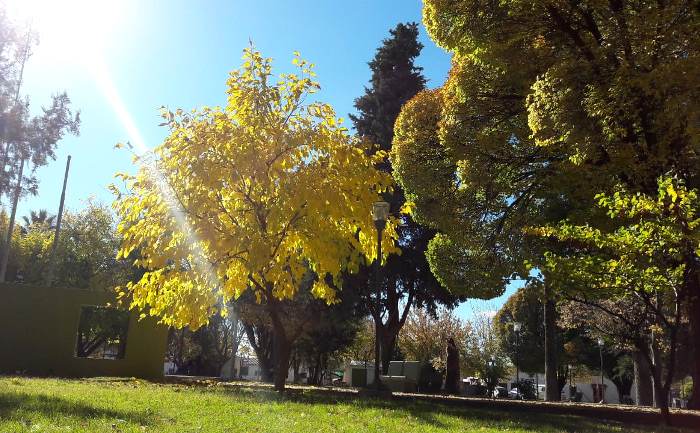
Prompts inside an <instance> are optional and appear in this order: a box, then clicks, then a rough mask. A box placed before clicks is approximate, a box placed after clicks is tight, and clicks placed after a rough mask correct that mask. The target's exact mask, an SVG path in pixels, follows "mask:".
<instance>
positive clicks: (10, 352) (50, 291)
mask: <svg viewBox="0 0 700 433" xmlns="http://www.w3.org/2000/svg"><path fill="white" fill-rule="evenodd" d="M113 301H114V298H113V295H112V294H111V293H108V292H104V291H89V290H74V289H59V288H45V287H33V286H29V285H24V284H2V285H0V373H6V374H8V373H9V374H13V373H17V372H21V373H24V374H29V375H37V376H62V377H91V376H121V377H141V378H146V379H159V378H162V377H163V359H164V357H165V349H166V344H167V336H168V330H167V328H166V327H165V326H162V325H157V324H156V320H155V319H153V318H151V317H149V318H146V319H142V320H138V314H137V313H134V312H132V313H131V314H130V318H129V331H128V334H127V342H126V352H125V356H124V358H123V359H116V360H112V359H89V358H77V357H75V344H76V332H77V329H78V320H79V318H80V309H81V307H82V306H84V305H105V304H106V303H108V302H113Z"/></svg>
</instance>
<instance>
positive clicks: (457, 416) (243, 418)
mask: <svg viewBox="0 0 700 433" xmlns="http://www.w3.org/2000/svg"><path fill="white" fill-rule="evenodd" d="M30 431H32V432H42V433H51V432H144V431H145V432H173V433H174V432H177V433H189V432H226V433H232V432H360V431H362V432H386V433H393V432H397V433H398V432H401V433H409V432H426V433H427V432H446V431H454V432H473V431H478V432H501V431H507V432H511V433H515V432H567V433H571V432H598V431H600V432H631V433H632V432H651V431H654V432H658V431H660V430H659V428H658V427H657V428H649V429H646V430H645V429H641V428H640V429H633V428H630V427H629V426H621V425H618V424H611V423H599V422H597V421H594V420H588V419H583V418H577V417H563V416H554V415H551V416H545V415H541V414H533V415H524V414H517V413H514V414H509V413H506V412H496V411H484V410H474V409H456V408H451V407H445V406H436V405H428V404H426V403H414V404H409V405H407V404H405V403H401V404H400V403H396V402H386V401H379V400H373V399H355V398H352V399H348V398H341V397H333V396H329V395H322V394H320V393H318V392H313V391H305V392H303V393H301V394H296V395H289V396H286V397H280V396H278V395H276V394H275V393H273V392H272V391H269V390H264V389H244V388H223V387H218V386H217V387H209V388H207V387H188V386H177V385H161V384H152V383H145V382H140V381H135V380H106V379H93V380H59V379H25V378H10V377H0V432H2V433H11V432H30ZM669 431H675V430H669Z"/></svg>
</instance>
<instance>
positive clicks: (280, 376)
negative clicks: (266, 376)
mask: <svg viewBox="0 0 700 433" xmlns="http://www.w3.org/2000/svg"><path fill="white" fill-rule="evenodd" d="M267 309H268V312H269V314H270V319H271V321H272V337H273V340H272V341H273V343H274V350H273V355H274V356H273V359H274V361H275V363H274V365H275V371H274V384H275V391H278V392H284V386H285V384H286V382H287V373H288V371H289V358H290V357H291V355H292V345H291V343H290V341H289V338H287V331H286V330H285V329H284V324H283V323H282V319H281V318H280V305H279V301H278V300H277V299H274V298H273V297H271V296H268V299H267Z"/></svg>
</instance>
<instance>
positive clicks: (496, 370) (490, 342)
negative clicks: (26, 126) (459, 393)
mask: <svg viewBox="0 0 700 433" xmlns="http://www.w3.org/2000/svg"><path fill="white" fill-rule="evenodd" d="M467 327H468V329H469V333H468V335H467V339H466V341H465V342H464V346H463V350H462V352H463V353H464V355H463V356H462V357H461V362H462V371H463V372H464V373H465V374H466V375H468V376H475V377H478V378H480V379H482V380H483V381H484V382H485V384H486V390H487V393H488V395H489V396H493V391H494V388H495V387H496V386H497V385H498V383H499V382H500V381H501V380H502V379H505V378H506V377H507V376H508V373H509V372H510V365H509V363H508V358H507V356H506V354H505V353H504V352H503V350H502V349H501V346H500V344H499V342H498V337H497V336H496V331H495V326H494V321H493V318H492V317H489V316H487V315H485V314H475V315H474V317H473V318H472V319H470V320H469V321H468V322H467Z"/></svg>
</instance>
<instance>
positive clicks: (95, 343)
mask: <svg viewBox="0 0 700 433" xmlns="http://www.w3.org/2000/svg"><path fill="white" fill-rule="evenodd" d="M128 329H129V312H128V311H123V310H118V309H116V308H108V307H97V306H85V307H82V309H81V310H80V321H79V322H78V337H77V341H76V347H75V356H77V357H78V358H93V359H122V358H124V352H125V351H126V334H127V331H128Z"/></svg>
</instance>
